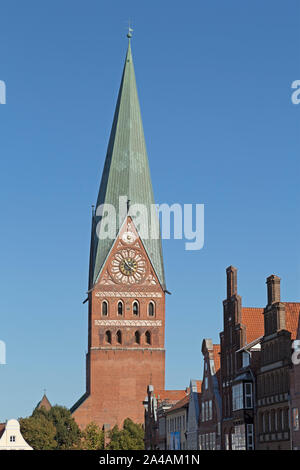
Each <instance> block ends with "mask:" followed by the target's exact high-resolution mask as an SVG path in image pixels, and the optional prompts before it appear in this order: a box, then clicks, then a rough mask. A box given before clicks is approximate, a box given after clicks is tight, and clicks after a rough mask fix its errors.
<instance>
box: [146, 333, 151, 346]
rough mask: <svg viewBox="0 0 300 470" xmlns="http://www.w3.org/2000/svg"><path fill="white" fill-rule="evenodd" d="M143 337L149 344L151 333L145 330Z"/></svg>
mask: <svg viewBox="0 0 300 470" xmlns="http://www.w3.org/2000/svg"><path fill="white" fill-rule="evenodd" d="M145 338H146V343H147V344H151V333H150V331H146V333H145Z"/></svg>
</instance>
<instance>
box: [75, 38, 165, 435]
mask: <svg viewBox="0 0 300 470" xmlns="http://www.w3.org/2000/svg"><path fill="white" fill-rule="evenodd" d="M130 37H131V34H130V33H129V34H128V40H129V41H128V50H127V54H126V59H125V65H124V69H123V75H122V80H121V86H120V90H119V95H118V100H117V105H116V110H115V114H114V119H113V125H112V130H111V134H110V139H109V143H108V148H107V154H106V159H105V164H104V169H103V174H102V179H101V184H100V190H99V195H98V200H97V206H96V210H95V211H94V212H93V216H92V233H91V249H90V271H89V291H88V312H89V319H88V353H87V356H86V393H85V394H84V395H83V397H82V398H81V399H80V400H79V401H78V402H77V403H76V404H75V405H74V406H73V407H72V409H71V411H72V413H73V416H74V418H75V420H76V421H77V423H78V424H79V425H80V427H82V428H83V427H85V426H86V425H87V424H88V423H90V422H91V421H94V422H96V423H97V424H98V425H99V426H101V427H102V426H104V427H105V429H111V428H112V427H113V426H114V425H115V424H118V425H119V426H121V425H122V424H123V421H124V419H126V418H127V417H129V418H131V419H132V420H133V421H135V422H139V423H142V422H143V420H144V407H143V403H142V402H143V400H144V399H145V396H146V394H147V386H148V384H149V383H151V384H152V385H153V386H154V389H155V390H158V389H164V385H165V384H164V381H165V349H164V330H165V292H166V290H165V279H164V267H163V257H162V248H161V239H160V232H159V222H158V218H157V214H156V212H155V210H153V207H154V198H153V190H152V184H151V178H150V171H149V165H148V157H147V152H146V145H145V139H144V132H143V125H142V119H141V113H140V106H139V101H138V95H137V89H136V81H135V73H134V66H133V60H132V53H131V44H130ZM120 198H121V199H120ZM120 201H122V202H123V204H121V205H120ZM138 204H139V205H140V206H139V207H140V210H139V211H136V210H134V208H137V205H138ZM103 205H104V206H103ZM106 205H107V206H106ZM108 205H110V206H108ZM103 207H104V209H101V208H103ZM107 207H108V208H111V207H113V208H114V211H113V212H111V211H110V210H109V209H108V210H107V209H106V208H107ZM114 212H115V215H116V217H115V219H116V224H115V226H114V222H113V219H114V217H113V214H114ZM141 213H142V214H143V216H142V217H141ZM151 217H152V218H151ZM150 218H151V224H152V231H151V230H149V232H148V234H147V233H146V232H147V230H145V227H146V225H147V224H146V225H145V223H144V222H145V221H147V220H149V221H150ZM149 225H150V223H149ZM108 226H109V228H108V230H106V229H107V227H108ZM153 227H154V230H153ZM146 228H147V227H146ZM150 232H151V233H150ZM103 233H104V236H103ZM153 233H154V236H153ZM111 234H113V236H111ZM155 234H156V236H155ZM106 235H109V236H106Z"/></svg>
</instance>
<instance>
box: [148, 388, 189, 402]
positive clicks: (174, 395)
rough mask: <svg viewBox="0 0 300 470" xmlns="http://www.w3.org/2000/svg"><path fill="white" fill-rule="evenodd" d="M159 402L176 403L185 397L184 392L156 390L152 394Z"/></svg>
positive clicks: (185, 392) (185, 393)
mask: <svg viewBox="0 0 300 470" xmlns="http://www.w3.org/2000/svg"><path fill="white" fill-rule="evenodd" d="M154 395H155V396H156V398H157V400H158V401H159V402H162V401H166V402H168V403H171V404H172V403H177V402H178V401H179V400H181V399H182V398H184V397H185V396H186V395H187V391H186V390H156V391H155V392H154Z"/></svg>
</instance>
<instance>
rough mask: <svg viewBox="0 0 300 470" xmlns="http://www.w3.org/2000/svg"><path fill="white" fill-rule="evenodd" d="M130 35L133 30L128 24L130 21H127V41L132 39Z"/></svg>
mask: <svg viewBox="0 0 300 470" xmlns="http://www.w3.org/2000/svg"><path fill="white" fill-rule="evenodd" d="M132 33H133V29H132V28H131V23H130V20H129V21H128V33H127V37H128V39H130V38H132Z"/></svg>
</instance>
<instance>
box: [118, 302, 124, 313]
mask: <svg viewBox="0 0 300 470" xmlns="http://www.w3.org/2000/svg"><path fill="white" fill-rule="evenodd" d="M117 312H118V315H120V316H122V315H123V312H124V304H123V301H122V300H119V302H118V311H117Z"/></svg>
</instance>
